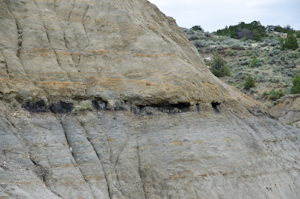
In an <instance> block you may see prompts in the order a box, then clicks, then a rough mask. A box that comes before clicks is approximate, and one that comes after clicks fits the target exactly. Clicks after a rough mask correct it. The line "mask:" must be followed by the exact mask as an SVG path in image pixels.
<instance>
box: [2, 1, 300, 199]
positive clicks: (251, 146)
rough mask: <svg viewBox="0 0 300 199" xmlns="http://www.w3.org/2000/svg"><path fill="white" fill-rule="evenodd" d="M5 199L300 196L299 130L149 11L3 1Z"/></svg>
mask: <svg viewBox="0 0 300 199" xmlns="http://www.w3.org/2000/svg"><path fill="white" fill-rule="evenodd" d="M0 52H1V53H0V99H1V100H0V150H1V151H0V198H26V199H27V198H38V199H41V198H45V199H50V198H51V199H52V198H53V199H57V198H68V199H74V198H76V199H77V198H78V199H92V198H99V199H106V198H107V199H109V198H112V199H117V198H128V199H129V198H131V199H140V198H141V199H143V198H145V199H150V198H151V199H155V198H158V199H159V198H160V199H167V198H170V199H177V198H178V199H179V198H184V199H194V198H213V199H214V198H216V199H217V198H218V199H219V198H228V199H229V198H230V199H232V198H249V199H250V198H251V199H254V198H269V199H271V198H272V199H273V198H278V199H279V198H280V199H282V198H287V199H297V198H299V197H300V191H299V190H300V189H299V187H300V178H299V177H300V175H299V174H300V162H299V161H300V160H299V157H300V152H299V146H300V139H299V138H300V131H299V130H298V129H297V128H294V127H290V126H286V125H283V124H281V123H279V122H278V121H275V120H273V119H272V118H271V117H270V115H269V114H268V112H267V111H266V109H265V107H264V106H263V105H262V104H260V103H258V102H256V101H254V100H252V99H251V98H249V97H247V96H246V95H244V94H242V93H240V92H239V91H238V90H236V89H234V88H232V87H230V86H228V85H226V84H224V83H223V82H221V81H220V80H219V79H218V78H216V77H215V76H213V75H212V74H211V73H210V71H209V70H208V69H207V67H206V66H204V64H203V62H202V61H201V57H200V55H199V54H198V52H197V50H196V49H195V48H194V46H193V45H192V44H191V43H190V42H189V41H188V40H187V39H186V38H185V36H184V35H183V34H182V33H181V31H180V29H179V28H178V26H177V25H176V22H175V20H174V19H172V18H170V17H166V16H165V15H164V14H163V13H161V12H160V11H159V10H158V9H157V8H156V7H155V6H154V5H153V4H151V3H149V2H148V1H147V0H139V1H138V0H110V1H108V0H93V1H92V0H72V1H66V0H59V1H58V0H47V1H44V0H0Z"/></svg>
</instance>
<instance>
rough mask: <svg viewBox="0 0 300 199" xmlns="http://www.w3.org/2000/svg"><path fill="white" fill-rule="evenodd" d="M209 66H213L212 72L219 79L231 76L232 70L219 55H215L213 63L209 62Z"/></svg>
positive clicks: (215, 53)
mask: <svg viewBox="0 0 300 199" xmlns="http://www.w3.org/2000/svg"><path fill="white" fill-rule="evenodd" d="M207 65H208V66H211V68H210V70H211V72H212V73H213V74H214V75H215V76H217V77H224V76H229V75H230V69H229V68H228V66H227V65H226V61H225V60H224V59H222V57H221V56H220V55H219V53H217V52H214V53H213V61H211V62H207Z"/></svg>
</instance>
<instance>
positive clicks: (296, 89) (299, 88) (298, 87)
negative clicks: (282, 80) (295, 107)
mask: <svg viewBox="0 0 300 199" xmlns="http://www.w3.org/2000/svg"><path fill="white" fill-rule="evenodd" d="M291 93H292V94H298V93H300V76H299V75H298V74H297V75H296V77H295V78H293V86H292V88H291Z"/></svg>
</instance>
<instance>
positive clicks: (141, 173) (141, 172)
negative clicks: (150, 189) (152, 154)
mask: <svg viewBox="0 0 300 199" xmlns="http://www.w3.org/2000/svg"><path fill="white" fill-rule="evenodd" d="M136 153H137V158H138V164H139V176H140V179H141V182H142V188H143V191H144V196H145V198H147V196H146V190H145V182H144V180H143V171H142V164H141V157H140V150H139V145H138V141H137V140H136Z"/></svg>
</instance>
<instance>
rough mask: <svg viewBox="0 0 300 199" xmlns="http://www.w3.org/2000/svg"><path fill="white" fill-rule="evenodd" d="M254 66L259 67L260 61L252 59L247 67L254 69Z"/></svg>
mask: <svg viewBox="0 0 300 199" xmlns="http://www.w3.org/2000/svg"><path fill="white" fill-rule="evenodd" d="M256 66H261V60H259V59H257V58H256V57H253V58H252V60H251V63H250V64H249V67H256Z"/></svg>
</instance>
